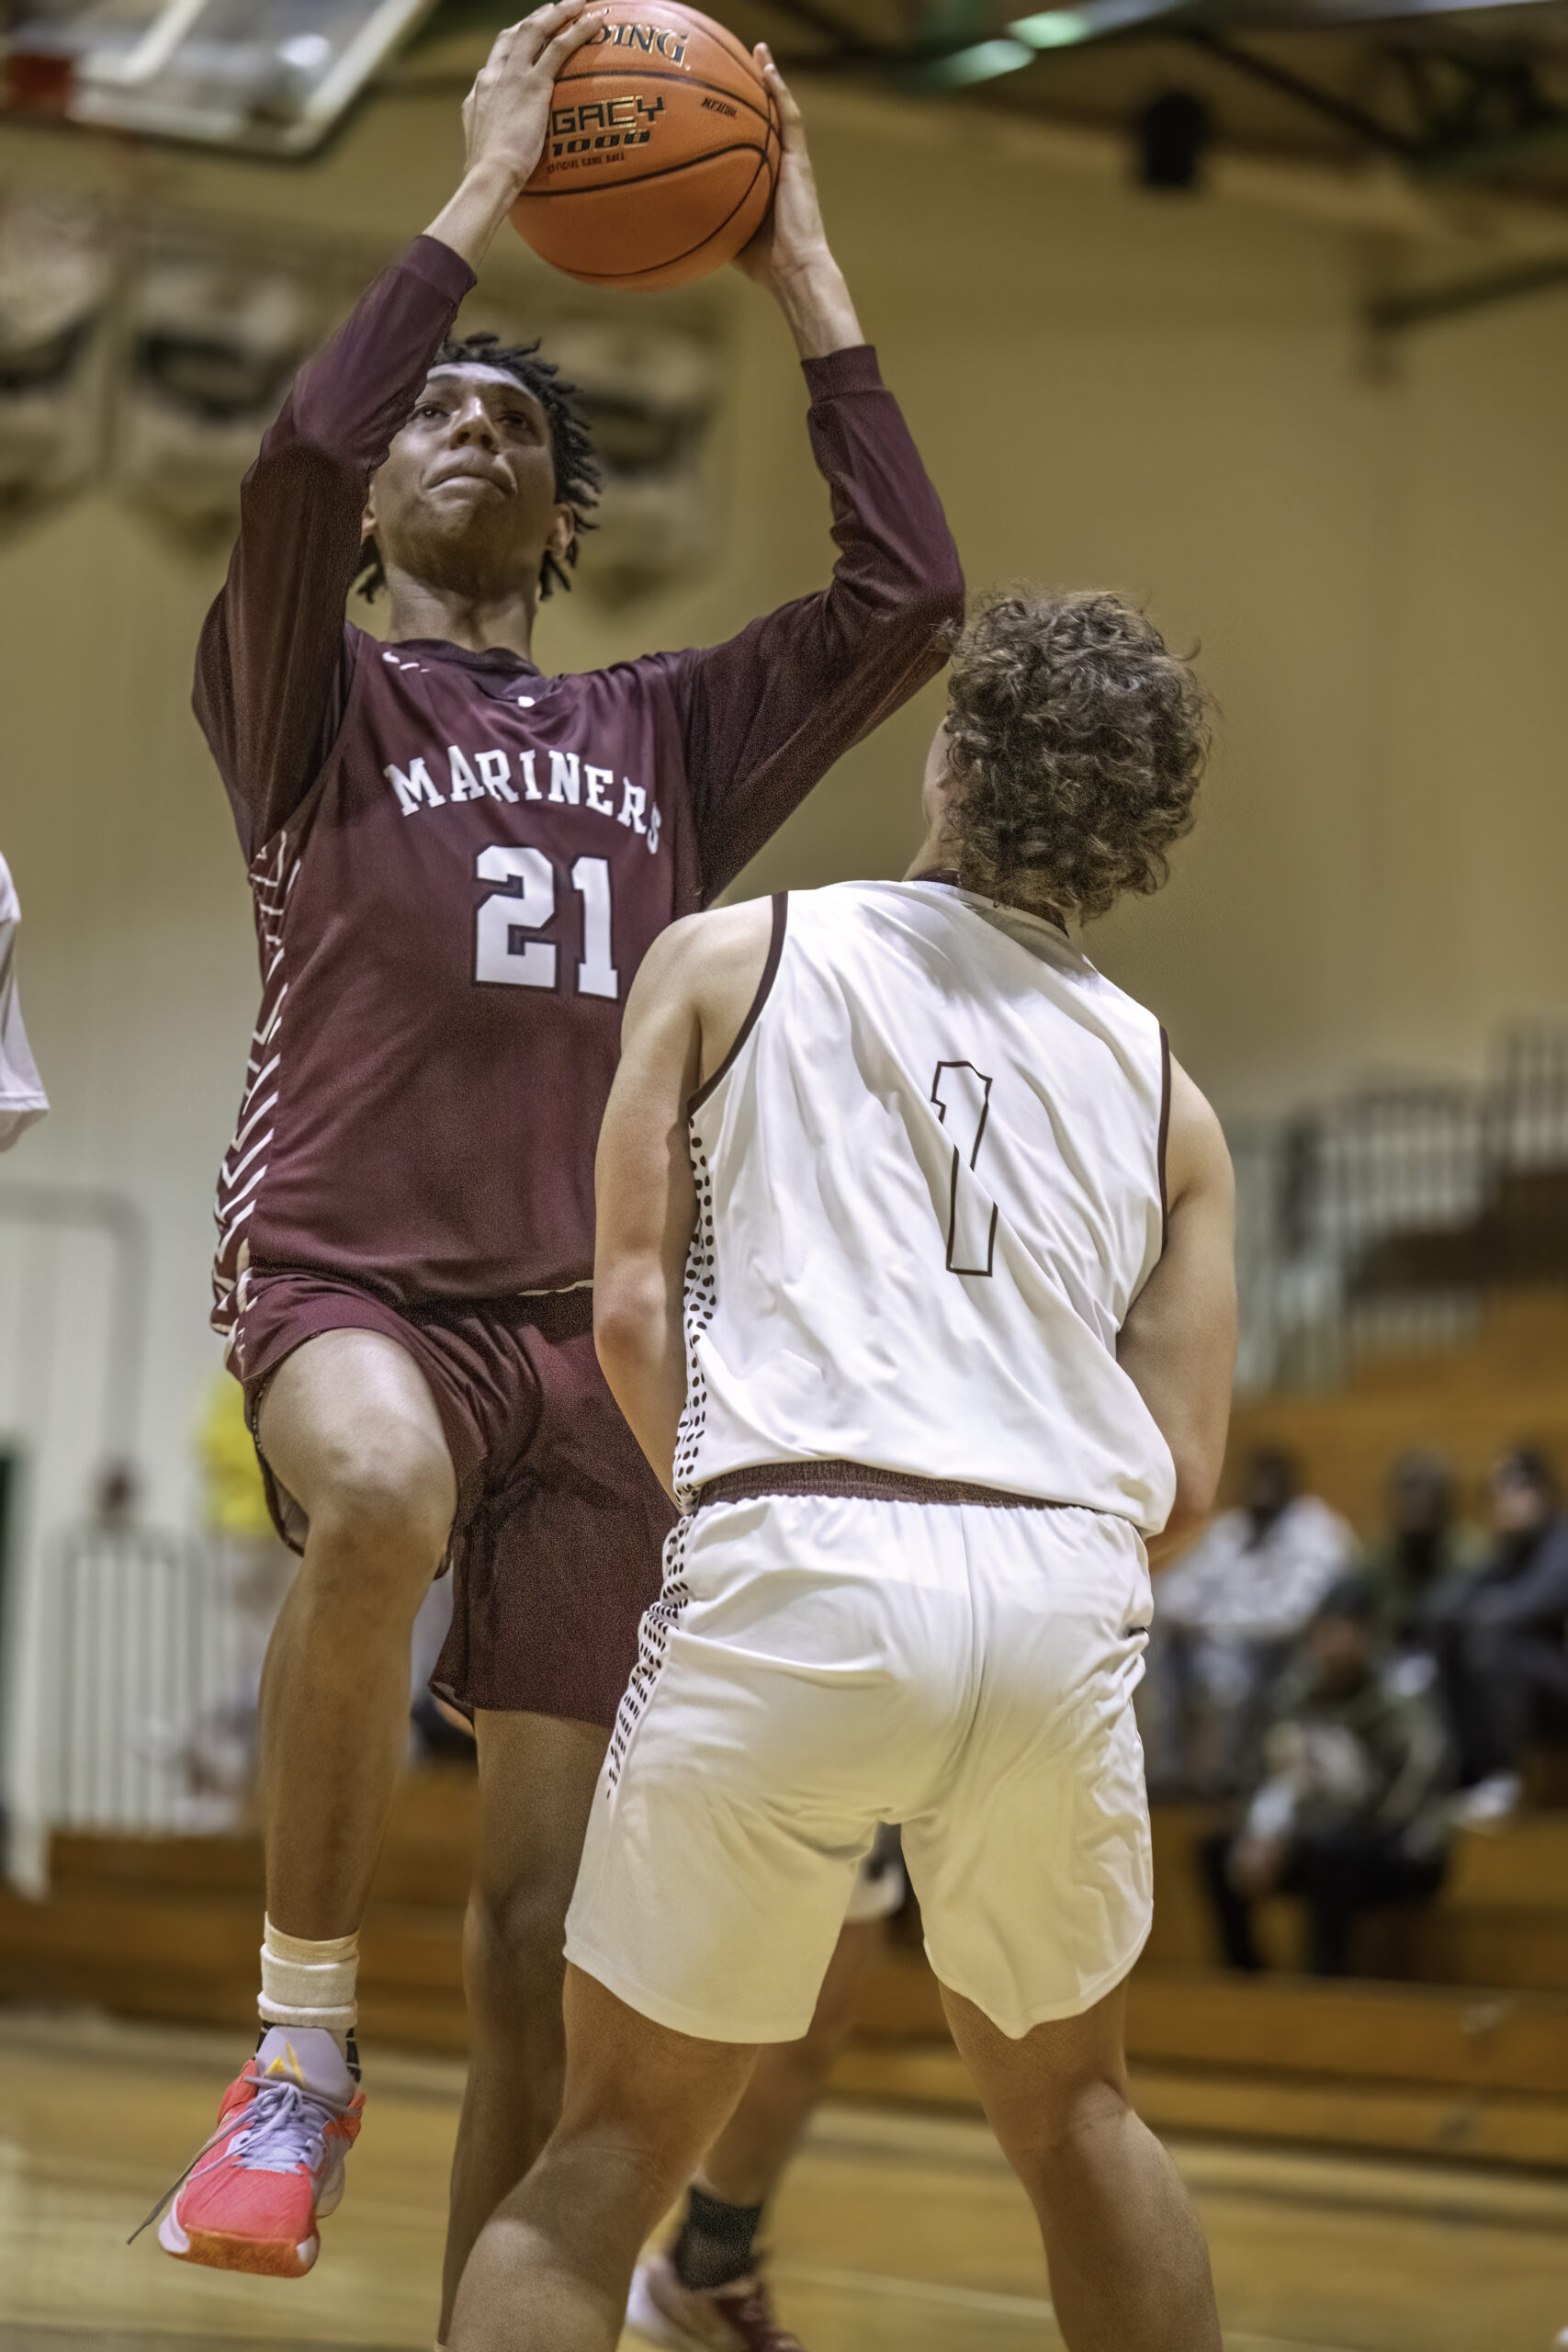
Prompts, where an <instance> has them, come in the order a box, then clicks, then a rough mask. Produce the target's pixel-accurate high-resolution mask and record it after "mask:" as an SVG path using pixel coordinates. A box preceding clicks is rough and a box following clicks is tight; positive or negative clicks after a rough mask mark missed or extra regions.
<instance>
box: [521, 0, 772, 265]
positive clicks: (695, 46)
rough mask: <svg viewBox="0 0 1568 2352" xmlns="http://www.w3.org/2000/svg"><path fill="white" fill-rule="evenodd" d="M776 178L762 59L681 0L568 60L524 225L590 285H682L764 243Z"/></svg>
mask: <svg viewBox="0 0 1568 2352" xmlns="http://www.w3.org/2000/svg"><path fill="white" fill-rule="evenodd" d="M778 168H779V121H778V110H777V108H776V107H774V105H773V99H772V97H771V96H769V94H768V90H767V86H766V85H765V84H764V82H763V81H762V78H761V74H759V73H758V71H757V68H756V66H755V65H754V64H753V63H752V62H751V56H750V51H748V50H746V49H744V48H743V47H742V46H741V44H740V42H739V41H738V40H736V38H735V35H734V34H733V33H731V32H727V31H726V30H725V28H724V27H723V26H722V25H716V24H715V23H714V21H713V18H712V17H704V16H699V14H698V13H697V11H696V9H695V8H685V7H682V6H681V5H680V0H637V7H636V14H635V15H634V14H632V13H631V11H630V10H629V9H628V11H627V13H626V15H625V16H624V17H623V16H615V17H612V18H610V20H609V21H608V22H606V23H605V24H604V25H603V26H601V28H600V29H599V30H598V31H597V32H596V33H594V35H593V36H592V40H587V41H585V42H584V43H583V45H582V47H581V49H580V50H578V51H575V52H574V53H573V55H572V56H570V57H569V58H568V60H567V62H566V66H565V69H564V71H563V72H562V74H561V77H560V79H559V81H558V83H557V84H556V86H555V95H554V97H553V99H552V101H551V106H550V130H549V137H548V139H547V141H546V144H545V152H544V153H543V155H542V156H541V157H540V159H539V163H538V166H537V168H536V171H535V174H534V176H533V178H532V179H531V180H530V181H529V182H528V185H527V187H525V189H524V191H523V193H522V195H521V196H520V197H519V198H518V199H517V201H516V203H515V204H514V205H513V209H512V218H513V222H514V223H515V225H516V227H517V230H518V232H520V234H521V235H522V236H524V237H525V238H526V239H527V242H528V243H529V244H531V245H532V246H533V248H534V251H535V252H536V254H539V255H540V256H541V257H542V258H543V259H544V260H545V261H547V262H553V263H554V265H555V266H556V267H557V269H564V270H565V271H566V273H567V275H568V277H580V278H581V279H582V280H583V282H584V284H586V285H589V286H616V287H626V288H638V287H654V286H683V285H685V284H686V283H687V282H688V281H689V280H690V279H692V278H694V277H706V276H707V274H708V272H709V271H710V270H714V269H722V268H723V266H724V265H725V263H726V262H728V261H733V260H734V259H735V256H736V254H738V253H739V251H740V248H741V246H742V245H744V244H745V243H747V242H748V241H749V239H750V238H751V237H752V236H753V235H754V234H755V233H756V232H757V230H758V229H759V228H760V227H761V223H762V221H763V220H764V219H765V218H766V215H767V210H768V207H769V205H770V204H771V203H772V202H773V182H774V180H775V178H776V177H777V175H778Z"/></svg>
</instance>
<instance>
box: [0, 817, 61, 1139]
mask: <svg viewBox="0 0 1568 2352" xmlns="http://www.w3.org/2000/svg"><path fill="white" fill-rule="evenodd" d="M21 919H22V910H21V908H20V906H19V905H18V904H17V886H16V884H15V883H14V882H13V881H12V879H11V869H10V867H9V866H8V865H6V861H5V859H4V858H3V857H0V1151H9V1149H10V1148H11V1146H12V1145H13V1144H14V1143H15V1142H16V1140H17V1136H19V1135H20V1134H21V1132H22V1130H23V1128H24V1127H30V1126H31V1125H32V1123H33V1121H34V1120H35V1119H41V1118H42V1116H43V1114H44V1113H45V1112H46V1111H47V1110H48V1108H49V1097H48V1095H47V1094H46V1093H45V1092H44V1091H43V1080H41V1079H40V1078H39V1074H38V1066H37V1064H36V1063H35V1062H34V1060H33V1057H32V1053H31V1050H30V1049H29V1047H28V1033H27V1031H26V1030H25V1029H24V1028H23V1026H22V1008H21V1005H20V1003H19V1002H18V1001H17V967H16V954H17V926H18V924H19V923H20V922H21Z"/></svg>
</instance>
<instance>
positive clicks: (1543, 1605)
mask: <svg viewBox="0 0 1568 2352" xmlns="http://www.w3.org/2000/svg"><path fill="white" fill-rule="evenodd" d="M1492 1532H1493V1539H1494V1540H1493V1545H1492V1549H1491V1551H1490V1554H1489V1555H1488V1556H1487V1559H1486V1561H1485V1565H1484V1566H1483V1568H1482V1570H1481V1572H1480V1574H1479V1575H1478V1576H1476V1577H1472V1578H1471V1579H1469V1580H1468V1582H1465V1583H1463V1584H1461V1585H1459V1586H1457V1587H1455V1588H1452V1589H1450V1590H1448V1591H1447V1592H1439V1593H1438V1594H1435V1595H1434V1596H1433V1600H1432V1603H1431V1605H1430V1607H1429V1608H1428V1610H1427V1617H1426V1631H1427V1638H1428V1639H1429V1640H1430V1642H1431V1645H1432V1647H1433V1649H1434V1652H1435V1654H1436V1657H1437V1660H1438V1673H1439V1676H1440V1679H1441V1684H1442V1691H1443V1697H1444V1701H1445V1702H1446V1704H1447V1707H1448V1713H1449V1719H1450V1724H1451V1726H1452V1730H1453V1734H1454V1737H1455V1739H1456V1741H1457V1743H1458V1747H1459V1768H1460V1781H1461V1787H1463V1788H1464V1789H1465V1790H1466V1791H1467V1792H1468V1794H1467V1799H1466V1803H1465V1806H1464V1813H1465V1816H1466V1818H1467V1819H1470V1820H1488V1819H1495V1818H1497V1817H1498V1816H1500V1815H1503V1814H1506V1813H1507V1812H1509V1811H1510V1810H1511V1809H1512V1807H1513V1806H1514V1805H1515V1804H1517V1802H1518V1798H1519V1793H1520V1785H1521V1784H1520V1774H1519V1766H1520V1762H1521V1760H1522V1758H1523V1754H1524V1750H1525V1749H1526V1748H1527V1747H1529V1746H1530V1745H1531V1744H1532V1742H1534V1741H1537V1740H1552V1741H1561V1740H1565V1739H1568V1646H1565V1645H1568V1517H1564V1515H1563V1510H1562V1498H1561V1496H1560V1494H1559V1491H1558V1486H1557V1480H1556V1478H1555V1476H1554V1475H1553V1473H1552V1469H1551V1464H1550V1463H1549V1462H1548V1461H1547V1460H1546V1458H1545V1456H1544V1455H1543V1454H1540V1453H1537V1452H1536V1451H1535V1450H1534V1449H1533V1448H1532V1447H1529V1446H1520V1447H1519V1448H1518V1449H1517V1452H1515V1453H1510V1454H1508V1455H1506V1457H1505V1458H1504V1460H1503V1461H1501V1462H1500V1463H1499V1464H1497V1466H1496V1468H1495V1470H1494V1472H1493V1474H1492Z"/></svg>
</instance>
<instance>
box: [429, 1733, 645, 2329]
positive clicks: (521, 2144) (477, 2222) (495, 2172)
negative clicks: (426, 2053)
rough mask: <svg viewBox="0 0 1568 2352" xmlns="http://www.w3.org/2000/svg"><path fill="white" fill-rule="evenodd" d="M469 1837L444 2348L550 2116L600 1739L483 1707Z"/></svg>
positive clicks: (562, 2059) (555, 2112)
mask: <svg viewBox="0 0 1568 2352" xmlns="http://www.w3.org/2000/svg"><path fill="white" fill-rule="evenodd" d="M474 1729H475V1734H476V1736H477V1739H478V1742H479V1852H478V1854H477V1856H476V1859H475V1866H474V1883H473V1888H472V1891H471V1893H470V1894H469V1897H468V1917H467V1919H466V1921H465V1923H464V1928H463V1984H464V1989H465V1992H466V1994H467V1996H468V2086H467V2089H466V2091H465V2093H464V2098H463V2114H462V2120H461V2122H460V2124H459V2126H458V2131H457V2152H456V2154H455V2155H454V2157H453V2160H452V2203H451V2212H450V2218H449V2220H448V2222H447V2233H446V2272H445V2278H444V2281H443V2291H442V2304H441V2331H440V2336H441V2341H442V2342H443V2343H444V2342H445V2341H446V2330H447V2326H448V2324H449V2322H450V2320H451V2316H452V2306H453V2302H454V2300H455V2298H456V2296H457V2282H458V2280H459V2279H460V2278H461V2277H462V2275H463V2267H464V2265H465V2263H466V2262H467V2261H468V2256H469V2254H470V2252H471V2251H472V2249H473V2245H474V2241H475V2239H476V2238H477V2237H478V2236H479V2232H480V2230H481V2229H482V2228H483V2227H484V2224H485V2222H487V2221H488V2220H489V2218H490V2216H491V2213H492V2212H493V2211H495V2209H496V2207H497V2205H498V2204H499V2203H500V2202H501V2200H502V2198H503V2197H505V2196H506V2194H507V2193H508V2191H509V2190H511V2189H513V2188H515V2187H516V2185H517V2183H518V2182H519V2181H520V2180H521V2179H522V2178H523V2176H524V2174H525V2172H526V2171H527V2169H528V2167H529V2165H531V2164H532V2163H533V2162H534V2159H535V2158H536V2156H537V2154H538V2153H539V2151H540V2149H541V2148H542V2147H543V2146H544V2144H545V2143H546V2141H547V2139H548V2138H549V2135H550V2133H551V2131H553V2130H554V2128H555V2125H556V2123H557V2121H558V2118H559V2115H560V2105H561V2081H562V2075H563V2071H564V2068H565V2063H566V2033H565V2028H564V2026H563V2023H562V2018H561V1984H562V1978H563V1976H564V1973H565V1969H566V1961H565V1957H564V1954H563V1951H562V1944H563V1940H564V1929H565V1922H566V1914H567V1905H569V1904H570V1901H571V1890H572V1887H573V1885H574V1883H576V1879H577V1866H578V1862H579V1860H580V1858H581V1852H582V1838H583V1831H584V1829H585V1827H586V1826H587V1821H588V1811H589V1807H590V1805H591V1804H592V1802H593V1791H594V1787H595V1784H596V1782H597V1781H598V1777H599V1768H600V1765H601V1764H602V1763H603V1761H604V1746H605V1741H606V1739H607V1737H608V1735H607V1734H606V1733H605V1732H604V1731H603V1730H601V1729H600V1728H599V1726H598V1725H597V1724H582V1723H569V1722H566V1721H565V1720H564V1719H561V1718H559V1717H556V1716H550V1715H534V1714H521V1713H519V1714H511V1713H500V1712H499V1711H495V1710H491V1709H480V1710H479V1712H478V1713H477V1714H476V1716H475V1719H474Z"/></svg>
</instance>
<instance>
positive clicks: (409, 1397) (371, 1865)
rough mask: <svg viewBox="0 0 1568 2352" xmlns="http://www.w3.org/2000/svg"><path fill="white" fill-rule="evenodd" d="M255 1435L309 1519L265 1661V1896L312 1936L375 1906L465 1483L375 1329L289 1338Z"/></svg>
mask: <svg viewBox="0 0 1568 2352" xmlns="http://www.w3.org/2000/svg"><path fill="white" fill-rule="evenodd" d="M261 1441H262V1447H263V1450H264V1452H265V1454H266V1458H267V1460H268V1462H269V1463H270V1464H271V1465H272V1469H273V1472H274V1474H275V1476H276V1477H278V1478H279V1479H280V1480H281V1481H282V1483H283V1484H284V1486H286V1487H288V1491H289V1493H290V1494H291V1495H293V1496H294V1497H295V1498H296V1500H297V1501H298V1502H299V1504H300V1506H301V1508H302V1509H303V1510H305V1512H306V1513H307V1515H308V1516H309V1519H310V1534H309V1536H308V1538H307V1540H306V1544H305V1557H304V1560H303V1562H302V1564H301V1566H300V1568H299V1574H298V1576H297V1577H295V1579H294V1582H293V1584H292V1585H291V1587H290V1588H289V1592H288V1599H287V1600H285V1602H284V1604H283V1608H282V1610H281V1611H280V1612H279V1615H278V1620H277V1623H276V1626H275V1627H274V1629H273V1635H272V1641H271V1644H270V1645H269V1646H268V1649H267V1655H266V1666H265V1670H264V1672H263V1675H262V1690H261V1772H262V1784H263V1790H264V1799H263V1803H264V1810H265V1834H266V1905H267V1911H268V1914H269V1916H270V1917H271V1918H272V1921H273V1923H274V1925H275V1926H276V1927H278V1928H282V1929H283V1931H284V1932H285V1933H286V1934H287V1935H290V1936H302V1937H305V1938H308V1939H310V1940H312V1941H314V1940H317V1939H324V1938H327V1937H332V1936H346V1935H352V1934H353V1933H354V1932H355V1930H356V1929H357V1928H358V1927H359V1924H360V1922H361V1920H362V1919H363V1917H364V1916H365V1905H366V1902H367V1898H368V1895H369V1892H370V1881H371V1878H372V1876H373V1874H374V1872H375V1868H376V1858H377V1855H378V1852H379V1851H380V1846H381V1839H382V1837H383V1835H384V1833H385V1830H386V1826H387V1813H388V1809H389V1806H390V1804H391V1800H392V1788H393V1783H394V1782H395V1781H396V1779H397V1773H398V1767H399V1765H400V1761H401V1759H402V1754H403V1743H404V1740H405V1738H406V1736H407V1725H408V1702H409V1642H410V1635H411V1633H412V1626H413V1621H414V1614H415V1611H417V1610H418V1608H419V1604H420V1601H421V1600H423V1596H424V1593H425V1591H426V1589H427V1588H428V1586H429V1584H430V1580H431V1578H432V1577H434V1574H435V1571H436V1569H437V1568H438V1567H439V1566H440V1564H441V1555H442V1553H443V1552H444V1550H445V1549H446V1538H447V1534H448V1532H449V1531H450V1528H451V1524H452V1514H453V1512H454V1510H456V1508H457V1478H456V1476H455V1475H454V1472H453V1468H452V1461H451V1456H450V1455H449V1453H447V1450H446V1436H445V1433H444V1432H443V1430H442V1427H441V1420H440V1416H439V1415H438V1414H437V1412H436V1409H435V1400H434V1397H432V1395H431V1393H430V1389H429V1386H428V1385H427V1383H426V1381H425V1379H424V1375H423V1373H422V1372H421V1371H420V1369H419V1367H418V1365H417V1364H416V1363H414V1361H413V1359H412V1356H411V1355H409V1354H408V1353H407V1351H405V1350H404V1349H402V1348H400V1347H399V1346H398V1344H397V1342H396V1341H395V1340H389V1339H386V1338H384V1337H383V1336H382V1335H381V1334H380V1333H379V1332H377V1331H356V1330H346V1331H324V1332H322V1334H321V1337H320V1338H319V1339H315V1340H307V1342H306V1343H305V1345H304V1346H303V1347H300V1348H297V1349H296V1350H295V1351H294V1353H293V1354H292V1355H291V1356H289V1357H288V1358H287V1359H286V1361H285V1362H284V1363H283V1364H282V1365H280V1367H279V1369H278V1372H277V1374H276V1378H275V1379H274V1381H273V1383H272V1385H271V1386H270V1387H269V1388H268V1390H267V1392H266V1396H265V1400H264V1402H263V1405H262V1412H261Z"/></svg>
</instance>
